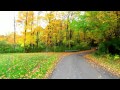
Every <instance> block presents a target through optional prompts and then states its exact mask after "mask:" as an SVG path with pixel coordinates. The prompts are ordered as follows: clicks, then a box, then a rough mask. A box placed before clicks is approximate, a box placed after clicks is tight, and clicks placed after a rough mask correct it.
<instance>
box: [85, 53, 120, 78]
mask: <svg viewBox="0 0 120 90" xmlns="http://www.w3.org/2000/svg"><path fill="white" fill-rule="evenodd" d="M84 57H85V58H87V59H88V61H89V62H91V63H95V64H96V65H99V66H101V67H102V68H103V69H105V70H107V71H108V72H110V73H112V74H113V75H116V76H118V77H120V58H118V59H113V58H112V56H109V55H103V56H96V55H95V54H93V53H92V54H87V55H85V56H84Z"/></svg>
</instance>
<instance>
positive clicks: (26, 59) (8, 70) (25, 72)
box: [0, 50, 91, 79]
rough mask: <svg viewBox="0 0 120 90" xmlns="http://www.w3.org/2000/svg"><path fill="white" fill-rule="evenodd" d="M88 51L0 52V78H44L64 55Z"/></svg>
mask: <svg viewBox="0 0 120 90" xmlns="http://www.w3.org/2000/svg"><path fill="white" fill-rule="evenodd" d="M89 51H91V50H87V51H80V52H56V53H54V52H49V53H46V52H41V53H4V54H0V78H1V79H46V78H48V77H49V76H50V75H51V73H52V71H53V70H54V69H55V67H56V65H57V63H58V62H59V60H61V58H63V57H64V56H67V55H70V54H75V53H82V52H89Z"/></svg>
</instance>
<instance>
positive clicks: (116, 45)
mask: <svg viewBox="0 0 120 90" xmlns="http://www.w3.org/2000/svg"><path fill="white" fill-rule="evenodd" d="M99 51H100V52H101V53H111V54H120V39H119V38H113V39H111V40H109V41H105V42H102V43H100V44H99Z"/></svg>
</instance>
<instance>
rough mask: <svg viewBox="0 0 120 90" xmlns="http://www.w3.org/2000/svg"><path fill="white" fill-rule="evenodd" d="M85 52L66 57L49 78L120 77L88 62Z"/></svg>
mask: <svg viewBox="0 0 120 90" xmlns="http://www.w3.org/2000/svg"><path fill="white" fill-rule="evenodd" d="M84 54H85V53H82V54H74V55H69V56H66V57H64V58H63V59H62V60H61V61H60V62H59V63H58V65H57V66H56V68H55V70H54V71H53V73H52V74H51V76H50V77H49V79H119V78H118V77H116V76H113V75H112V74H110V73H109V72H107V71H105V70H103V69H102V68H100V67H98V66H96V65H95V64H91V63H88V62H87V59H85V58H84V57H83V55H84Z"/></svg>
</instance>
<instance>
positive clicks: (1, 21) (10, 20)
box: [0, 11, 14, 35]
mask: <svg viewBox="0 0 120 90" xmlns="http://www.w3.org/2000/svg"><path fill="white" fill-rule="evenodd" d="M13 25H14V11H0V34H2V35H5V34H7V33H9V32H13V31H14V27H13Z"/></svg>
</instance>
